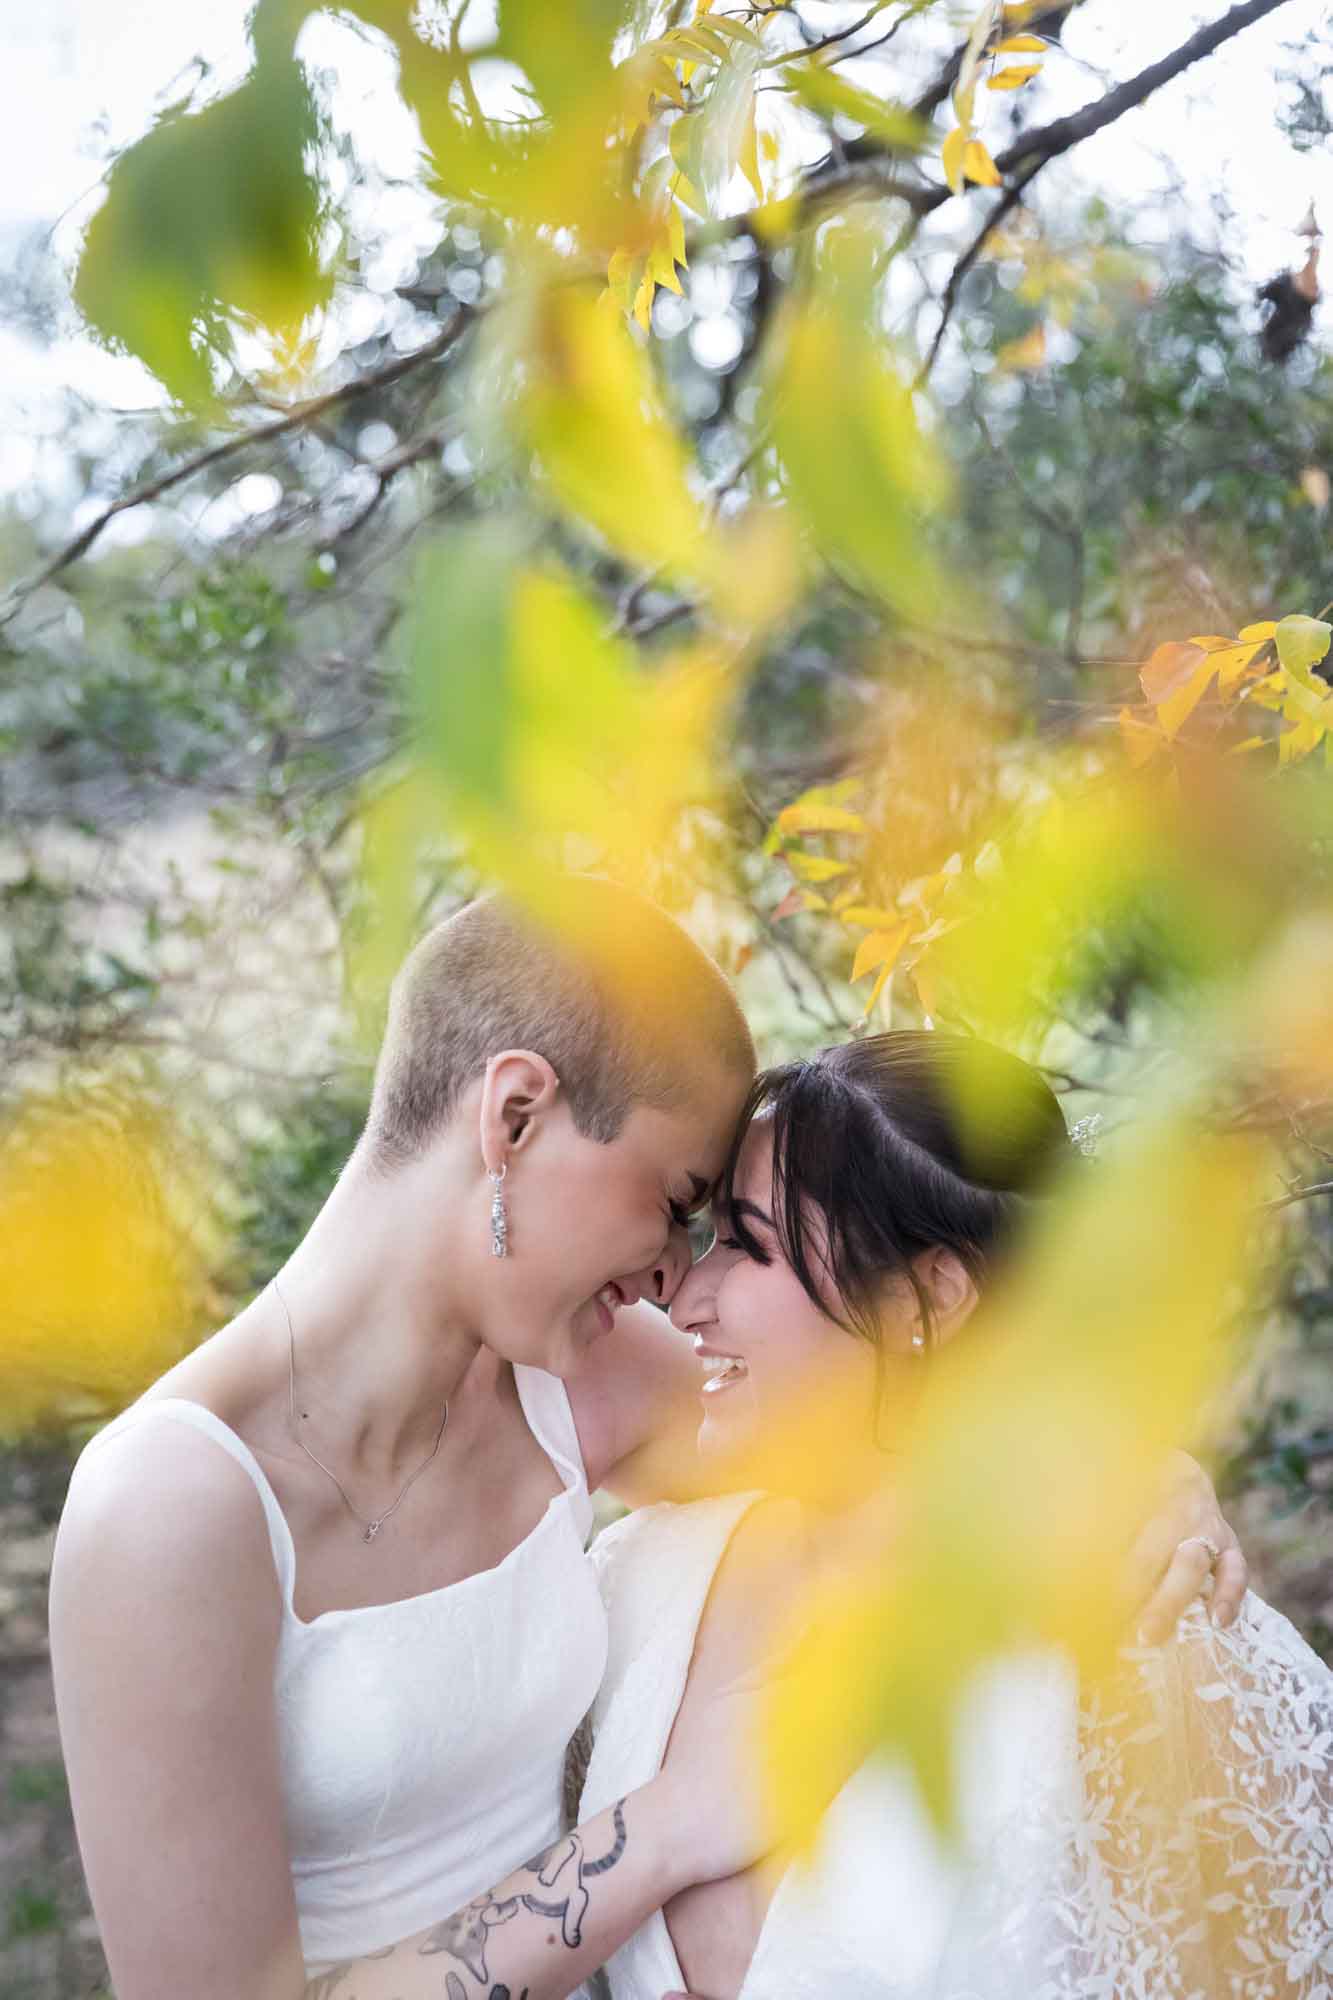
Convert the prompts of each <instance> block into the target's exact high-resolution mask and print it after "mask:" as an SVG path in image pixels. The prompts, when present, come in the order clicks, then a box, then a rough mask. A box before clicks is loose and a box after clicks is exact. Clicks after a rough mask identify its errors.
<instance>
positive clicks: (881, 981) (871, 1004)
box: [864, 959, 897, 1019]
mask: <svg viewBox="0 0 1333 2000" xmlns="http://www.w3.org/2000/svg"><path fill="white" fill-rule="evenodd" d="M896 964H897V960H896V959H894V960H893V961H892V962H891V963H890V964H887V965H884V966H882V967H881V968H880V973H879V977H878V978H877V979H876V981H875V983H874V985H873V986H872V988H871V989H870V998H869V999H868V1000H867V1001H866V1008H865V1017H864V1018H867V1019H868V1018H869V1016H870V1015H871V1014H873V1013H874V1011H875V1005H876V1002H877V1001H878V999H879V996H880V994H881V993H882V992H883V991H884V988H885V987H886V986H887V985H888V983H889V981H890V980H891V979H892V977H893V974H894V968H895V966H896Z"/></svg>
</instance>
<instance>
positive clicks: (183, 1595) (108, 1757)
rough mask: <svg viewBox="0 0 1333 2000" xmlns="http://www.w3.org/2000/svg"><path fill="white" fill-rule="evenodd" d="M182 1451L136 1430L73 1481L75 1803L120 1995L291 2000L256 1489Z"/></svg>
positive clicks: (268, 1579) (293, 1941)
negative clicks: (186, 1995)
mask: <svg viewBox="0 0 1333 2000" xmlns="http://www.w3.org/2000/svg"><path fill="white" fill-rule="evenodd" d="M197 1445H198V1439H197V1437H195V1436H194V1435H193V1434H192V1433H190V1432H187V1431H184V1430H182V1429H181V1427H180V1426H178V1425H175V1424H170V1423H166V1422H163V1423H161V1424H153V1425H152V1426H151V1427H150V1426H147V1425H145V1426H144V1427H143V1428H142V1429H133V1430H130V1431H128V1432H127V1433H126V1434H125V1435H124V1436H123V1437H120V1438H117V1439H114V1440H108V1442H107V1443H105V1444H104V1445H101V1446H99V1447H98V1448H97V1449H96V1450H95V1451H94V1452H93V1453H91V1454H90V1455H89V1456H88V1457H86V1458H85V1459H84V1460H83V1461H82V1462H81V1464H80V1466H79V1468H78V1470H77V1471H76V1473H75V1477H74V1481H73V1484H72V1486H71V1490H70V1495H69V1499H68V1501H67V1503H66V1507H65V1513H64V1518H63V1520H62V1522H61V1526H60V1533H59V1536H58V1538H57V1541H56V1550H55V1560H54V1565H53V1571H52V1578H51V1657H52V1667H53V1670H54V1675H55V1690H56V1705H57V1712H58V1715H59V1721H60V1734H61V1743H62V1747H63V1750H64V1756H65V1764H66V1769H67V1771H68V1775H69V1785H70V1796H71V1800H72V1802H73V1807H74V1818H75V1824H76V1827H77V1830H78V1836H79V1846H80V1850H81V1852H82V1856H83V1864H84V1869H85V1872H86V1874H87V1878H88V1886H89V1890H90V1892H91V1895H92V1902H93V1908H94V1910H95V1912H96V1915H97V1921H98V1925H99V1927H100V1930H101V1933H102V1940H103V1945H104V1948H105V1950H106V1955H107V1961H108V1964H109V1966H110V1970H111V1977H112V1980H113V1982H114V1985H115V1990H116V1993H117V1996H118V2000H181V1996H182V1995H185V1994H188V1995H189V1996H190V2000H294V1996H295V1995H297V1994H299V1993H300V1992H301V1989H302V1987H303V1985H304V1980H305V1972H304V1966H303V1963H302V1958H301V1949H300V1940H299V1934H298V1929H297V1921H296V1907H295V1901H294V1897H293V1892H292V1881H291V1866H290V1861H289V1857H288V1852H287V1843H286V1837H285V1830H284V1821H283V1811H282V1796H281V1788H280V1782H279V1767H278V1750H277V1731H276V1724H275V1720H274V1713H273V1673H274V1660H275V1655H276V1649H277V1643H278V1634H279V1630H280V1620H281V1603H280V1599H279V1595H278V1586H277V1579H276V1577H275V1576H274V1573H273V1561H272V1556H271V1555H270V1552H269V1542H268V1534H267V1530H266V1527H265V1524H264V1518H263V1514H262V1512H261V1511H260V1508H259V1506H258V1504H257V1502H256V1499H255V1493H254V1488H253V1487H252V1485H251V1484H250V1482H249V1480H248V1479H247V1478H246V1477H245V1474H244V1473H243V1472H242V1471H241V1469H240V1467H239V1466H236V1465H234V1464H233V1463H232V1461H231V1460H230V1459H229V1458H227V1457H226V1456H225V1455H224V1454H223V1453H221V1452H212V1451H208V1452H201V1451H199V1450H198V1449H197Z"/></svg>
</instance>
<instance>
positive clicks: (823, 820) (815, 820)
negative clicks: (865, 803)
mask: <svg viewBox="0 0 1333 2000" xmlns="http://www.w3.org/2000/svg"><path fill="white" fill-rule="evenodd" d="M777 826H778V829H779V831H780V832H782V833H865V832H866V831H867V827H866V823H865V821H864V820H863V819H862V817H861V815H860V813H854V812H848V810H847V808H846V807H845V806H836V805H825V804H823V803H821V802H819V801H816V800H807V799H797V800H796V802H795V804H794V805H789V806H784V807H783V809H782V811H781V812H780V813H779V814H778V817H777Z"/></svg>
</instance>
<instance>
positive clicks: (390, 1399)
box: [243, 1155, 494, 1480]
mask: <svg viewBox="0 0 1333 2000" xmlns="http://www.w3.org/2000/svg"><path fill="white" fill-rule="evenodd" d="M445 1178H447V1176H445ZM440 1181H441V1176H440V1175H439V1174H438V1173H435V1174H431V1173H428V1172H426V1171H424V1170H421V1171H418V1170H417V1169H416V1168H415V1167H414V1166H408V1167H405V1168H401V1169H399V1170H398V1171H397V1172H396V1173H395V1174H394V1175H392V1176H391V1177H386V1176H384V1175H382V1174H377V1173H374V1172H372V1171H371V1170H370V1169H369V1168H368V1167H367V1166H366V1165H365V1164H364V1163H363V1162H362V1161H360V1160H359V1159H358V1158H357V1157H356V1156H355V1155H354V1156H353V1159H352V1161H351V1162H350V1163H349V1166H348V1168H347V1170H346V1171H345V1172H344V1174H343V1176H342V1177H341V1179H340V1180H339V1182H338V1184H337V1186H336V1187H335V1188H334V1190H333V1193H332V1194H331V1195H330V1197H329V1199H328V1201H327V1202H326V1203H325V1205H324V1207H323V1209H322V1210H321V1211H320V1213H319V1215H318V1216H317V1217H316V1219H315V1222H314V1223H313V1225H312V1227H311V1229H310V1231H309V1233H308V1234H307V1235H306V1237H305V1239H304V1240H303V1241H302V1243H301V1244H300V1245H299V1247H298V1248H297V1249H296V1250H295V1251H294V1252H293V1254H292V1256H291V1257H290V1258H289V1259H288V1261H287V1263H286V1264H285V1265H284V1266H283V1268H282V1270H281V1271H280V1272H279V1273H278V1275H277V1277H276V1278H275V1279H274V1280H273V1282H272V1283H271V1284H270V1285H269V1286H268V1287H267V1289H266V1290H265V1291H264V1292H262V1293H261V1294H260V1295H259V1297H258V1298H257V1299H256V1300H254V1302H253V1303H252V1305H251V1306H250V1307H248V1308H247V1310H246V1314H245V1315H243V1317H244V1318H246V1319H251V1318H253V1320H254V1332H255V1334H256V1336H257V1337H260V1336H262V1338H263V1339H264V1342H265V1346H266V1347H268V1348H270V1349H274V1348H276V1358H277V1359H278V1360H279V1361H280V1366H281V1375H282V1388H283V1390H284V1392H285V1390H286V1387H287V1378H288V1372H289V1370H290V1374H291V1376H292V1377H293V1378H294V1383H295V1394H296V1397H297V1399H298V1419H299V1420H303V1421H305V1420H308V1421H309V1424H310V1429H311V1433H312V1434H314V1435H318V1436H319V1437H320V1438H322V1439H323V1440H325V1441H327V1442H333V1441H335V1440H336V1442H337V1444H338V1446H339V1448H340V1451H341V1452H342V1453H343V1454H344V1456H343V1459H342V1462H343V1463H345V1464H354V1465H356V1466H359V1467H360V1468H362V1469H363V1470H364V1471H365V1472H366V1473H367V1475H382V1476H383V1477H384V1478H385V1479H386V1480H392V1478H394V1477H395V1476H397V1474H398V1473H399V1472H401V1470H402V1469H403V1467H404V1465H408V1466H409V1468H410V1465H411V1464H412V1463H415V1462H419V1460H420V1459H421V1457H422V1455H423V1454H424V1453H425V1452H426V1451H428V1450H429V1449H430V1446H431V1443H432V1441H433V1439H434V1438H435V1436H436V1434H437V1433H438V1430H439V1425H440V1419H441V1417H442V1415H443V1411H444V1406H445V1403H446V1401H447V1402H450V1403H452V1404H455V1405H457V1403H458V1402H459V1400H460V1397H461V1395H462V1393H463V1391H464V1385H465V1384H466V1383H468V1382H469V1381H476V1380H478V1379H479V1374H486V1375H488V1378H489V1376H490V1374H492V1373H493V1369H494V1363H493V1360H492V1357H490V1356H489V1355H488V1354H487V1352H486V1350H484V1349H483V1347H482V1342H481V1338H480V1335H479V1333H477V1332H476V1331H475V1330H474V1328H473V1326H472V1324H471V1318H472V1316H471V1315H470V1314H469V1312H468V1310H467V1304H466V1277H467V1275H468V1274H467V1272H466V1271H465V1270H460V1269H459V1268H458V1265H459V1262H460V1260H459V1259H457V1258H456V1257H455V1256H454V1255H453V1254H452V1246H451V1243H450V1235H451V1229H450V1220H451V1215H452V1212H453V1211H454V1209H455V1207H456V1204H454V1203H451V1202H449V1201H448V1199H447V1193H446V1191H445V1190H443V1189H442V1188H441V1185H440ZM442 1197H443V1198H442Z"/></svg>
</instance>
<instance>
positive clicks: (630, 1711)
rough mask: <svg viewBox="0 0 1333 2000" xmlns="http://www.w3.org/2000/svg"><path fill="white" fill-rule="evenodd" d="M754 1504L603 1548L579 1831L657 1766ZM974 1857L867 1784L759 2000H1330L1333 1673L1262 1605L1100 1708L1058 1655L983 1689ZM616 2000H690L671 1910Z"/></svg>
mask: <svg viewBox="0 0 1333 2000" xmlns="http://www.w3.org/2000/svg"><path fill="white" fill-rule="evenodd" d="M754 1499H755V1496H745V1497H739V1498H736V1497H731V1498H727V1499H722V1500H710V1501H700V1502H697V1503H695V1504H694V1505H691V1506H688V1507H670V1506H664V1507H651V1508H646V1509H643V1510H641V1511H640V1512H639V1513H637V1514H632V1515H630V1516H629V1517H628V1518H627V1519H626V1520H623V1521H620V1522H617V1523H616V1524H615V1526H614V1527H612V1528H610V1529H608V1530H607V1531H606V1533H605V1534H603V1535H602V1536H601V1537H600V1538H599V1539H598V1541H597V1542H596V1543H595V1544H594V1546H593V1560H594V1563H595V1565H596V1568H597V1571H598V1574H599V1577H600V1580H601V1585H602V1592H603V1596H604V1598H605V1601H606V1606H607V1613H608V1620H609V1651H608V1661H607V1673H606V1678H605V1680H604V1682H603V1685H602V1689H601V1692H600V1694H599V1695H598V1698H597V1701H596V1703H595V1705H594V1709H593V1729H594V1744H593V1751H592V1756H591V1760H590V1763H589V1767H588V1774H587V1779H586V1783H585V1786H584V1791H583V1800H582V1805H581V1808H580V1817H582V1818H587V1817H590V1816H591V1815H592V1814H593V1813H596V1812H598V1811H601V1810H602V1809H603V1808H605V1807H606V1806H607V1805H609V1804H610V1803H611V1802H612V1801H613V1800H614V1799H616V1798H618V1797H620V1796H622V1795H623V1794H624V1793H625V1792H626V1791H629V1790H631V1789H633V1788H634V1787H635V1786H637V1785H639V1784H642V1783H644V1782H646V1781H647V1780H648V1779H649V1778H651V1777H652V1776H653V1774H654V1773H655V1772H656V1771H657V1769H658V1768H659V1766H660V1764H661V1760H662V1756H663V1753H664V1751H665V1747H666V1742H667V1738H668V1736H669V1734H670V1729H671V1724H672V1722H673V1720H674V1718H675V1714H676V1710H677V1708H678V1707H679V1705H680V1700H681V1696H682V1694H683V1692H684V1688H685V1682H686V1679H687V1676H688V1673H689V1666H690V1657H691V1654H692V1651H693V1647H694V1640H695V1635H696V1632H697V1629H698V1624H699V1620H700V1617H701V1615H702V1612H703V1609H704V1605H705V1603H706V1600H707V1596H708V1590H709V1587H710V1585H711V1583H712V1578H713V1574H714V1572H715V1570H716V1568H717V1565H718V1563H719V1561H720V1560H721V1557H722V1555H723V1553H724V1551H725V1549H726V1546H727V1543H728V1541H729V1540H730V1537H731V1535H732V1534H733V1532H734V1531H735V1528H736V1526H737V1525H738V1523H739V1521H740V1520H741V1518H742V1517H743V1515H744V1514H745V1512H746V1511H747V1509H748V1508H749V1507H750V1506H752V1505H753V1504H754ZM957 1726H958V1740H957V1764H958V1768H959V1772H960V1780H959V1793H958V1799H957V1814H958V1827H959V1836H958V1840H957V1843H956V1844H954V1845H951V1846H946V1845H945V1844H944V1843H943V1841H942V1840H941V1839H940V1837H939V1836H938V1834H937V1832H936V1830H935V1828H934V1826H933V1825H932V1823H931V1822H930V1820H929V1819H928V1816H927V1814H926V1812H925V1809H924V1807H923V1805H922V1803H921V1800H920V1797H919V1794H918V1792H917V1790H916V1787H915V1784H914V1781H913V1780H912V1778H911V1776H910V1774H909V1773H908V1771H907V1770H906V1768H905V1767H904V1766H903V1765H901V1764H899V1763H890V1762H885V1763H882V1764H876V1765H872V1766H867V1767H866V1768H865V1769H863V1770H862V1771H861V1772H859V1773H858V1774H857V1776H856V1777H854V1778H853V1779H852V1781H851V1782H850V1783H849V1784H848V1785H847V1786H845V1787H844V1789H843V1791H842V1792H841V1793H840V1794H839V1796H838V1798H837V1799H836V1800H835V1802H834V1804H833V1806H832V1807H831V1809H830V1811H829V1813H828V1814H827V1816H826V1818H825V1822H824V1826H823V1830H822V1836H821V1839H820V1842H819V1846H818V1850H817V1852H816V1854H815V1856H814V1857H813V1860H812V1862H811V1863H810V1864H809V1865H808V1866H802V1867H799V1868H792V1869H790V1870H788V1871H787V1873H786V1874H785V1875H784V1877H783V1879H782V1881H781V1882H780V1884H779V1886H778V1889H777V1892H776V1894H775V1896H774V1899H773V1902H772V1904H771V1905H770V1908H769V1911H768V1915H767V1918H766V1920H765V1922H764V1925H763V1928H762V1931H761V1934H760V1937H759V1942H758V1945H757V1947H756V1951H755V1955H754V1958H753V1960H752V1962H751V1966H750V1970H749V1973H748V1974H747V1976H746V1979H745V1983H744V1986H743V1988H742V1995H741V2000H814V1996H816V1995H818V1996H821V2000H823V1997H824V1996H832V1995H835V1994H836V1995H837V1996H838V2000H1333V1762H1331V1760H1333V1675H1331V1674H1330V1673H1329V1670H1328V1669H1327V1668H1326V1667H1324V1665H1323V1664H1322V1662H1321V1661H1319V1660H1318V1658H1317V1657H1316V1656H1315V1655H1314V1654H1313V1653H1312V1652H1311V1651H1310V1649H1309V1648H1308V1647H1307V1646H1306V1645H1305V1644H1304V1642H1303V1641H1302V1640H1301V1639H1300V1638H1299V1636H1298V1635H1297V1634H1296V1632H1295V1631H1294V1630H1293V1628H1292V1627H1291V1626H1290V1625H1289V1624H1288V1622H1287V1621H1286V1619H1284V1618H1282V1617H1281V1616H1280V1615H1279V1614H1278V1613H1277V1612H1275V1611H1273V1610H1272V1609H1271V1608H1270V1607H1269V1606H1267V1605H1265V1604H1263V1603H1262V1602H1261V1601H1260V1600H1258V1599H1257V1598H1255V1597H1254V1595H1253V1594H1252V1593H1251V1595H1250V1596H1249V1597H1248V1598H1247V1599H1246V1602H1245V1606H1244V1608H1243V1611H1242V1614H1241V1618H1240V1620H1239V1621H1238V1623H1237V1625H1236V1626H1234V1627H1233V1628H1232V1629H1231V1631H1229V1632H1224V1633H1220V1632H1217V1631H1215V1630H1214V1628H1213V1627H1212V1626H1211V1625H1210V1624H1209V1623H1208V1621H1207V1619H1206V1618H1205V1617H1204V1616H1203V1615H1202V1613H1201V1612H1193V1613H1191V1614H1190V1616H1189V1617H1188V1618H1187V1619H1186V1620H1185V1621H1184V1624H1183V1626H1182V1632H1181V1637H1180V1639H1179V1640H1178V1642H1177V1643H1175V1644H1173V1645H1171V1646H1168V1647H1164V1648H1160V1649H1155V1650H1153V1651H1150V1652H1149V1651H1140V1652H1134V1653H1127V1654H1126V1655H1125V1656H1124V1657H1123V1660H1122V1662H1121V1665H1120V1666H1119V1668H1118V1670H1117V1672H1116V1674H1115V1675H1114V1676H1112V1677H1111V1678H1110V1679H1109V1680H1108V1681H1107V1682H1106V1683H1105V1684H1103V1685H1102V1686H1101V1687H1100V1688H1099V1690H1098V1692H1097V1694H1096V1696H1095V1698H1093V1697H1089V1698H1087V1699H1085V1700H1084V1701H1083V1702H1082V1703H1080V1700H1079V1690H1078V1686H1077V1683H1076V1680H1075V1678H1074V1675H1073V1673H1072V1671H1071V1670H1070V1668H1069V1667H1068V1665H1067V1664H1066V1662H1065V1661H1064V1660H1063V1659H1061V1658H1060V1657H1059V1656H1058V1655H1055V1654H1042V1655H1034V1656H1030V1657H1027V1658H1023V1659H1015V1660H1011V1661H1005V1662H1002V1663H999V1664H997V1665H996V1666H994V1667H993V1668H991V1669H989V1670H988V1671H987V1672H986V1673H985V1674H984V1675H983V1676H979V1677H978V1679H977V1681H976V1683H975V1684H974V1686H973V1688H972V1689H971V1691H970V1694H969V1697H968V1700H967V1703H966V1706H965V1709H964V1710H963V1711H962V1712H960V1715H959V1720H958V1725H957ZM606 1972H607V1976H608V1978H609V1981H610V1986H611V1991H612V1994H613V2000H661V1996H662V1995H663V1994H664V1993H666V1992H668V1991H670V1990H672V1989H675V1988H679V1989H682V1990H683V1989H684V1986H685V1981H684V1979H683V1978H682V1975H681V1970H680V1966H679V1963H678V1961H677V1959H676V1954H675V1952H674V1950H673V1948H672V1944H671V1938H670V1934H669V1932H668V1930H667V1926H666V1922H665V1919H664V1918H663V1917H662V1915H661V1913H660V1912H658V1913H656V1914H654V1915H653V1916H652V1917H650V1918H649V1920H648V1921H647V1923H645V1924H644V1925H643V1926H642V1927H641V1929H640V1930H639V1931H638V1932H636V1933H635V1935H634V1936H633V1937H632V1938H630V1939H629V1940H628V1941H627V1943H626V1944H625V1945H624V1946H623V1947H622V1948H621V1950H620V1951H618V1952H616V1953H615V1954H614V1956H613V1957H612V1958H611V1959H610V1961H609V1962H608V1964H607V1967H606Z"/></svg>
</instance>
